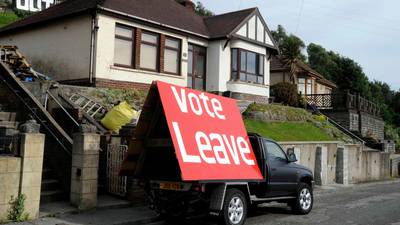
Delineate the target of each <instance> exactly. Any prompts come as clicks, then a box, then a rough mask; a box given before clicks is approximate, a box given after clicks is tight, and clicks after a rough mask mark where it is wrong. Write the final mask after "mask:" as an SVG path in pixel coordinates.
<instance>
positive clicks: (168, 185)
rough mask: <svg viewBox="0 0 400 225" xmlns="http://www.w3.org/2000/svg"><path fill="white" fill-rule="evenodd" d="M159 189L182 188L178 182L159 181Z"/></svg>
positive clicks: (176, 189) (175, 189)
mask: <svg viewBox="0 0 400 225" xmlns="http://www.w3.org/2000/svg"><path fill="white" fill-rule="evenodd" d="M160 189H163V190H174V191H179V190H182V185H181V184H179V183H160Z"/></svg>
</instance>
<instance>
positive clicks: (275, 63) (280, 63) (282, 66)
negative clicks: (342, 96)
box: [270, 56, 337, 88]
mask: <svg viewBox="0 0 400 225" xmlns="http://www.w3.org/2000/svg"><path fill="white" fill-rule="evenodd" d="M293 63H294V66H295V68H296V71H303V72H305V73H307V74H309V75H310V76H313V77H315V78H317V82H319V83H321V84H324V85H327V86H330V87H334V88H335V87H337V86H336V84H335V83H333V82H332V81H329V80H328V79H326V78H325V77H324V76H323V75H322V74H320V73H318V72H317V71H315V70H313V69H312V68H311V67H310V66H308V65H307V64H305V63H303V62H301V61H299V60H295V61H294V62H293ZM270 68H271V71H282V70H286V71H287V70H290V64H288V63H285V60H283V59H282V58H281V57H279V56H272V58H271V64H270Z"/></svg>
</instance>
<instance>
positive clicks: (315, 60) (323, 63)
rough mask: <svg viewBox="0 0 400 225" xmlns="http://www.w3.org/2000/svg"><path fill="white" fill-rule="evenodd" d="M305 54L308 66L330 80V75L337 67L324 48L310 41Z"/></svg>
mask: <svg viewBox="0 0 400 225" xmlns="http://www.w3.org/2000/svg"><path fill="white" fill-rule="evenodd" d="M307 54H308V63H309V64H310V66H311V67H312V68H313V69H314V70H315V71H317V72H318V73H320V74H323V75H324V77H325V78H326V79H328V80H332V76H333V74H334V73H335V72H336V71H337V70H338V68H337V64H336V63H335V62H334V61H333V60H332V58H331V56H330V55H329V54H328V52H327V51H326V50H325V48H323V47H322V46H320V45H317V44H314V43H311V44H309V45H308V46H307Z"/></svg>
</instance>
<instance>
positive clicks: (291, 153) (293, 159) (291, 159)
mask: <svg viewBox="0 0 400 225" xmlns="http://www.w3.org/2000/svg"><path fill="white" fill-rule="evenodd" d="M286 154H287V156H288V158H289V162H297V157H296V154H294V148H289V149H288V150H287V152H286Z"/></svg>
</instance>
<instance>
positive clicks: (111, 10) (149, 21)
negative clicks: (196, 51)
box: [98, 6, 210, 39]
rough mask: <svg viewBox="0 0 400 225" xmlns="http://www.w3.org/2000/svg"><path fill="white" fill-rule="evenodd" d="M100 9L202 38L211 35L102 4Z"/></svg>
mask: <svg viewBox="0 0 400 225" xmlns="http://www.w3.org/2000/svg"><path fill="white" fill-rule="evenodd" d="M98 9H99V10H102V11H105V12H110V13H113V14H116V15H121V16H124V17H127V18H131V19H136V20H141V21H144V22H147V23H150V24H153V25H158V26H161V27H165V28H168V29H173V30H177V31H180V32H184V33H187V34H191V35H195V36H199V37H202V38H206V39H210V36H207V35H203V34H199V33H195V32H192V31H188V30H185V29H181V28H178V27H174V26H170V25H168V24H164V23H160V22H157V21H153V20H149V19H146V18H142V17H138V16H134V15H131V14H128V13H124V12H121V11H117V10H113V9H109V8H105V7H102V6H98Z"/></svg>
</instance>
